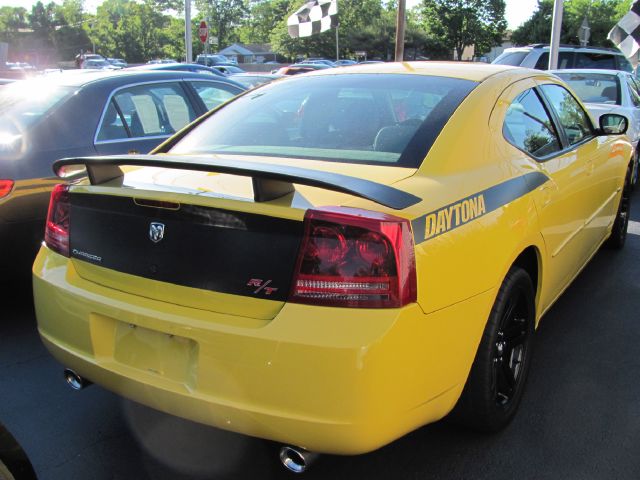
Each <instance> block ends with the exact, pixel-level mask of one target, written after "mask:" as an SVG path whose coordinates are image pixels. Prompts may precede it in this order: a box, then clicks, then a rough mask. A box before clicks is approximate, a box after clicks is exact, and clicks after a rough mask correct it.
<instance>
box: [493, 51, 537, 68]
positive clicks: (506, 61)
mask: <svg viewBox="0 0 640 480" xmlns="http://www.w3.org/2000/svg"><path fill="white" fill-rule="evenodd" d="M527 55H529V52H504V53H502V54H501V55H499V56H498V58H496V59H495V60H494V61H493V62H491V63H495V64H498V65H513V66H514V67H517V66H519V65H521V64H522V61H523V60H524V59H525V57H526V56H527Z"/></svg>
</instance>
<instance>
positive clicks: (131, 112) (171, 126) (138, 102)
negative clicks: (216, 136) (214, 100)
mask: <svg viewBox="0 0 640 480" xmlns="http://www.w3.org/2000/svg"><path fill="white" fill-rule="evenodd" d="M113 100H114V101H115V103H116V105H117V106H118V108H119V109H120V111H121V112H122V114H123V115H124V121H125V122H126V124H127V128H128V130H129V132H130V133H131V136H132V137H134V138H137V137H153V136H165V135H171V134H172V133H174V132H176V131H177V130H179V129H181V128H182V127H184V126H185V125H187V124H188V123H189V122H191V121H192V120H195V118H196V114H195V112H194V110H193V107H192V106H191V104H190V103H189V101H188V99H187V96H186V94H185V93H184V91H183V89H182V87H181V86H180V84H178V83H154V84H149V85H138V86H135V87H130V88H126V89H123V90H120V91H118V93H117V94H116V95H115V96H114V97H113Z"/></svg>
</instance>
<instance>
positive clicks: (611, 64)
mask: <svg viewBox="0 0 640 480" xmlns="http://www.w3.org/2000/svg"><path fill="white" fill-rule="evenodd" d="M575 68H599V69H608V70H616V61H615V58H614V57H613V55H612V54H611V53H587V52H578V53H576V66H575Z"/></svg>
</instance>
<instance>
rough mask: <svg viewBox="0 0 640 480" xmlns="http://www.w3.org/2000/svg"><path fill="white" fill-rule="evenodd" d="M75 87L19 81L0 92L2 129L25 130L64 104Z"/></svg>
mask: <svg viewBox="0 0 640 480" xmlns="http://www.w3.org/2000/svg"><path fill="white" fill-rule="evenodd" d="M73 91H74V88H73V87H62V86H52V85H51V83H50V82H46V81H43V80H33V81H26V80H23V81H19V82H14V83H12V84H9V85H6V86H4V87H2V90H0V112H2V113H1V114H0V128H3V127H4V128H6V126H7V125H11V126H13V127H14V128H16V127H17V128H18V129H20V130H23V129H25V128H27V127H29V126H31V125H33V124H34V123H36V122H37V121H38V120H40V119H41V118H42V117H44V116H45V115H46V114H47V113H49V112H50V111H51V110H53V109H54V108H55V107H56V106H57V105H60V104H61V103H62V102H64V101H65V100H66V99H67V98H68V97H69V96H70V95H71V94H72V93H73Z"/></svg>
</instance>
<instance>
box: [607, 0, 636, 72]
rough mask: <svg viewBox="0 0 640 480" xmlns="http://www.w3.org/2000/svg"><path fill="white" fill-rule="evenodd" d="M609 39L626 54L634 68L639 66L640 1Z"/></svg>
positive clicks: (634, 3)
mask: <svg viewBox="0 0 640 480" xmlns="http://www.w3.org/2000/svg"><path fill="white" fill-rule="evenodd" d="M607 38H608V39H609V40H611V41H612V42H613V43H614V44H615V45H616V47H618V49H619V50H620V51H621V52H622V53H624V56H625V57H627V58H628V59H629V61H630V62H631V63H632V64H633V66H634V68H635V67H636V65H637V64H638V55H637V53H638V49H640V44H639V43H638V42H640V0H635V1H634V2H633V4H632V5H631V9H630V10H629V11H628V12H627V14H626V15H625V16H624V17H622V20H620V21H619V22H618V23H617V24H616V25H615V27H613V28H612V29H611V31H610V32H609V35H607Z"/></svg>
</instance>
